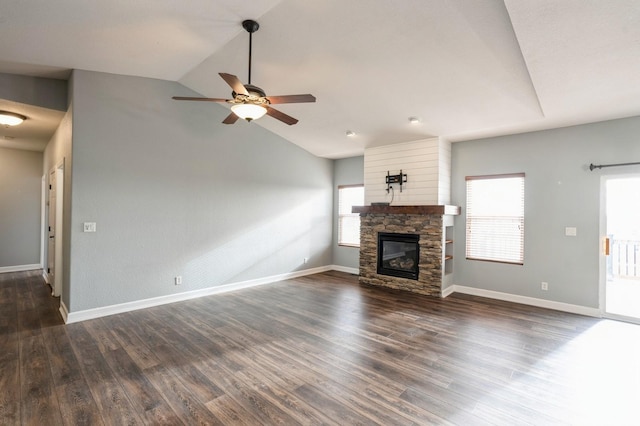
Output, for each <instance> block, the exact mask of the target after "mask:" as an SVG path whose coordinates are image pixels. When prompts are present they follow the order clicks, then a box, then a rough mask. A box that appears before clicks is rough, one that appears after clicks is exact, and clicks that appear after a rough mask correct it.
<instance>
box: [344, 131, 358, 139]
mask: <svg viewBox="0 0 640 426" xmlns="http://www.w3.org/2000/svg"><path fill="white" fill-rule="evenodd" d="M345 134H346V135H347V136H349V137H350V138H352V137H354V136H355V135H356V132H354V131H353V130H347V132H346V133H345Z"/></svg>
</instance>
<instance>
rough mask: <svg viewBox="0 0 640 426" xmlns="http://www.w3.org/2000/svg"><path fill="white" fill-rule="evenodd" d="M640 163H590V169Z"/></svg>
mask: <svg viewBox="0 0 640 426" xmlns="http://www.w3.org/2000/svg"><path fill="white" fill-rule="evenodd" d="M638 164H640V163H618V164H599V165H595V164H593V163H591V164H589V170H591V171H593V169H602V168H603V167H618V166H637V165H638Z"/></svg>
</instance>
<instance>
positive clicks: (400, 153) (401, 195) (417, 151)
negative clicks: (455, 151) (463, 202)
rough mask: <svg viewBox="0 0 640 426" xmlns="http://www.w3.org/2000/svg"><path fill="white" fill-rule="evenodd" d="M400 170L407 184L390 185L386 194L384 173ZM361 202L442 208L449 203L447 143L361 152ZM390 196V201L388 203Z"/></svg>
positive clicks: (422, 142)
mask: <svg viewBox="0 0 640 426" xmlns="http://www.w3.org/2000/svg"><path fill="white" fill-rule="evenodd" d="M400 170H402V173H403V174H406V175H407V182H406V183H403V184H402V192H400V185H399V184H393V185H392V186H393V190H391V191H390V192H389V193H387V184H386V183H385V179H386V176H387V172H389V173H390V174H391V175H397V174H399V173H400ZM364 194H365V195H364V202H365V205H371V203H376V202H391V205H394V206H416V205H443V204H449V203H450V202H451V143H450V142H449V141H446V140H444V139H442V138H431V139H424V140H419V141H414V142H406V143H400V144H395V145H386V146H380V147H375V148H367V149H365V151H364ZM392 196H393V201H391V199H392Z"/></svg>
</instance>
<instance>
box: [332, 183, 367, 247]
mask: <svg viewBox="0 0 640 426" xmlns="http://www.w3.org/2000/svg"><path fill="white" fill-rule="evenodd" d="M362 205H364V186H363V185H349V186H339V187H338V244H339V245H342V246H352V247H359V246H360V214H358V213H351V208H352V207H353V206H362Z"/></svg>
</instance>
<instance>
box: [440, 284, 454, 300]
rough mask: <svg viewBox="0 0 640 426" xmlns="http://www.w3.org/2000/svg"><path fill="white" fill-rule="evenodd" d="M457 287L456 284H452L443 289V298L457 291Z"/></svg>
mask: <svg viewBox="0 0 640 426" xmlns="http://www.w3.org/2000/svg"><path fill="white" fill-rule="evenodd" d="M455 288H456V286H455V285H450V286H449V287H447V288H445V289H444V290H442V298H443V299H444V298H445V297H447V296H449V295H451V294H452V293H453V292H454V291H455Z"/></svg>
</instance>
